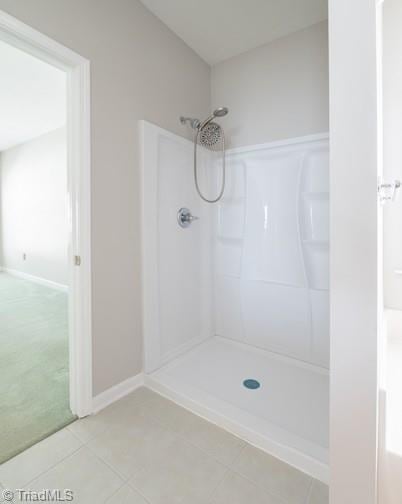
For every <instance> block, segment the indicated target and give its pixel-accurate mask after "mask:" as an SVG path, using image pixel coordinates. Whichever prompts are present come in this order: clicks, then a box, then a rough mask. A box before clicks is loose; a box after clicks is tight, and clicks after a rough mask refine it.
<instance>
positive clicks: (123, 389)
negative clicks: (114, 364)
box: [92, 373, 144, 414]
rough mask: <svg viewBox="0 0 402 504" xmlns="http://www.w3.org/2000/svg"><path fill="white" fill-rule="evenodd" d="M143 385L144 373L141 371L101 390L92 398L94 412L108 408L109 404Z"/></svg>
mask: <svg viewBox="0 0 402 504" xmlns="http://www.w3.org/2000/svg"><path fill="white" fill-rule="evenodd" d="M143 385H144V375H143V373H139V374H137V375H135V376H132V377H131V378H127V380H124V381H122V382H120V383H118V384H117V385H114V386H113V387H110V388H109V389H107V390H105V391H104V392H101V393H100V394H98V395H97V396H95V397H94V398H93V400H92V414H96V413H99V411H101V410H103V409H105V408H107V406H110V405H111V404H113V403H114V402H116V401H118V400H119V399H122V398H123V397H125V396H126V395H128V394H130V393H131V392H134V390H136V389H138V388H139V387H142V386H143Z"/></svg>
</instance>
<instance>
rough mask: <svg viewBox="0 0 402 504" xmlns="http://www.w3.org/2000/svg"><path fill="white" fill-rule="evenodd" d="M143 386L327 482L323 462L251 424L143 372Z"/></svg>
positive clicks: (326, 468) (327, 477)
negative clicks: (273, 437)
mask: <svg viewBox="0 0 402 504" xmlns="http://www.w3.org/2000/svg"><path fill="white" fill-rule="evenodd" d="M144 385H145V386H146V387H147V388H149V389H151V390H153V391H154V392H156V393H158V394H160V395H162V396H163V397H166V398H167V399H170V400H171V401H173V402H175V403H176V404H178V405H179V406H182V407H183V408H185V409H187V410H188V411H190V412H191V413H194V414H195V415H198V416H200V417H202V418H204V419H205V420H207V421H208V422H211V423H213V424H215V425H217V426H218V427H221V428H222V429H225V430H226V431H227V432H230V433H231V434H233V435H234V436H237V437H239V438H241V439H243V440H244V441H246V442H247V443H250V444H251V445H253V446H254V447H256V448H258V449H260V450H262V451H265V452H266V453H268V454H270V455H272V456H274V457H276V458H278V459H279V460H282V461H283V462H285V463H286V464H288V465H290V466H292V467H295V468H296V469H298V470H299V471H302V472H304V473H306V474H309V475H310V476H312V477H313V478H316V479H318V480H320V481H322V482H323V483H325V484H328V482H329V467H328V465H327V464H325V463H323V462H320V461H318V460H316V459H314V458H312V457H309V456H308V455H305V454H303V453H301V452H299V451H297V450H294V449H292V448H290V447H288V446H284V445H282V444H279V443H277V442H275V441H274V440H272V439H269V438H267V437H265V436H264V435H262V434H259V432H258V430H257V429H256V428H254V426H252V425H250V426H245V425H244V424H242V423H241V421H238V420H236V419H233V418H231V417H230V413H228V414H227V415H226V414H225V413H223V412H217V411H215V410H213V409H211V408H209V407H208V406H206V405H204V404H203V403H202V402H201V401H197V400H196V399H190V398H189V397H188V396H186V395H184V394H181V393H180V392H176V391H175V390H173V389H172V388H171V387H170V386H167V385H165V384H164V383H163V380H162V379H158V377H156V376H154V375H147V374H145V375H144Z"/></svg>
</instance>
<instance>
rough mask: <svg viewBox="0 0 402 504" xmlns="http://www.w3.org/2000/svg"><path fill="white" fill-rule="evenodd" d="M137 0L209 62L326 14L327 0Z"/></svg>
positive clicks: (272, 38) (260, 42) (236, 52)
mask: <svg viewBox="0 0 402 504" xmlns="http://www.w3.org/2000/svg"><path fill="white" fill-rule="evenodd" d="M141 1H142V3H143V4H144V5H145V6H146V7H147V8H148V9H149V10H150V11H151V12H153V13H154V14H155V15H156V16H157V17H158V18H159V19H160V20H161V21H162V22H163V23H165V24H166V25H167V26H168V27H169V28H170V29H171V30H173V31H174V32H175V33H176V34H177V35H178V36H179V37H180V38H181V39H182V40H184V42H186V43H187V45H189V46H190V47H191V48H192V49H193V50H194V51H195V52H196V53H197V54H198V55H199V56H201V58H203V59H204V60H205V61H206V62H207V63H209V64H211V65H213V64H215V63H218V62H220V61H223V60H225V59H228V58H231V57H232V56H236V55H238V54H241V53H243V52H246V51H248V50H250V49H253V48H255V47H258V46H261V45H263V44H266V43H267V42H270V41H272V40H274V39H277V38H279V37H283V36H285V35H289V34H290V33H293V32H295V31H298V30H301V29H303V28H306V27H307V26H311V25H313V24H315V23H318V22H320V21H323V20H324V19H327V16H328V0H141Z"/></svg>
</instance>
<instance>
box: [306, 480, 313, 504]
mask: <svg viewBox="0 0 402 504" xmlns="http://www.w3.org/2000/svg"><path fill="white" fill-rule="evenodd" d="M313 485H314V480H313V479H312V480H311V484H310V488H309V491H308V494H307V498H306V502H305V504H309V502H310V501H311V496H312V494H313Z"/></svg>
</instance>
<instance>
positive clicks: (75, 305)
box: [0, 11, 92, 462]
mask: <svg viewBox="0 0 402 504" xmlns="http://www.w3.org/2000/svg"><path fill="white" fill-rule="evenodd" d="M0 44H1V45H0V50H1V51H2V53H3V57H2V64H3V63H5V62H7V61H9V63H10V67H9V68H10V72H8V73H7V72H5V71H3V72H2V73H3V75H4V84H3V85H4V86H5V87H7V86H8V92H9V94H10V96H13V97H14V99H15V103H14V106H12V104H11V105H10V107H9V108H10V110H11V111H14V114H11V113H10V115H9V118H8V124H7V127H2V128H1V130H0V136H1V138H0V142H3V143H2V144H1V150H2V167H1V180H2V189H1V197H2V203H1V208H2V219H1V222H2V227H1V231H2V234H1V237H2V246H1V249H2V264H1V266H2V272H1V274H0V293H1V294H0V298H1V301H0V303H1V311H2V325H3V327H2V338H1V339H2V341H1V347H0V355H1V360H2V362H3V363H4V365H3V364H2V380H1V381H2V389H3V390H2V394H1V397H2V402H3V404H2V409H3V411H4V413H3V414H4V415H6V418H5V419H3V420H4V421H3V420H2V440H3V441H2V446H1V450H0V462H3V461H5V460H6V459H7V458H10V457H12V456H13V455H15V454H16V453H18V452H19V451H22V450H24V449H25V448H27V447H28V446H30V445H32V444H34V443H36V442H37V441H39V440H40V439H42V438H44V437H46V436H48V435H50V434H51V433H52V432H54V431H56V430H58V429H60V428H61V427H63V426H64V425H65V424H66V423H69V422H70V421H72V420H73V418H74V417H83V416H86V415H88V414H89V413H91V412H92V379H91V376H92V363H91V354H92V348H91V281H90V279H91V254H90V121H89V62H88V60H86V59H85V58H83V57H81V56H80V55H78V54H76V53H74V52H72V51H71V50H69V49H67V48H65V47H64V46H61V45H60V44H58V43H57V42H55V41H53V40H51V39H49V38H48V37H46V36H44V35H42V34H41V33H39V32H37V31H35V30H33V29H31V28H30V27H28V26H27V25H25V24H23V23H21V22H19V21H17V20H16V19H14V18H12V17H11V16H9V15H7V14H6V13H3V12H1V11H0ZM7 58H8V60H7ZM3 70H6V68H5V67H4V65H3ZM18 72H20V73H18ZM7 77H9V80H7ZM18 93H20V95H18ZM3 97H4V94H3ZM21 97H24V99H22V98H21ZM24 100H25V101H24ZM41 106H42V110H43V113H41V112H40V110H41ZM4 110H5V107H3V111H4ZM24 113H25V116H24ZM4 116H5V114H4ZM3 126H4V125H3ZM7 135H8V136H7ZM24 419H25V420H24Z"/></svg>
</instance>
